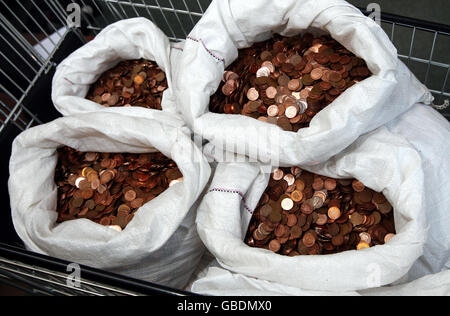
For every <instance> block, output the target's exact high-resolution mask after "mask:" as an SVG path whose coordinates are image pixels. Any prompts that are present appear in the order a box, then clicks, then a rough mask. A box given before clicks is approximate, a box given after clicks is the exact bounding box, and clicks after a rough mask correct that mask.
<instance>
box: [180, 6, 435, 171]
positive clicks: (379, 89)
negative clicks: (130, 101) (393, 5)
mask: <svg viewBox="0 0 450 316" xmlns="http://www.w3.org/2000/svg"><path fill="white" fill-rule="evenodd" d="M307 30H308V31H310V30H314V31H319V32H323V31H325V32H327V33H330V34H331V36H332V37H333V38H334V39H335V40H337V41H339V42H340V43H341V44H342V45H343V46H345V47H346V48H347V49H348V50H350V51H352V52H353V53H355V54H356V55H357V56H359V57H361V58H363V59H364V60H365V61H366V62H367V65H368V67H369V69H370V70H371V72H372V73H373V76H371V77H370V78H368V79H366V80H364V81H363V82H360V83H358V84H356V85H355V86H353V87H351V88H350V89H348V90H347V91H346V92H345V93H343V94H342V95H341V96H340V97H339V98H337V99H336V100H335V101H334V102H333V103H332V104H331V105H329V106H328V107H327V108H326V109H324V110H322V111H321V112H320V113H319V114H318V115H317V116H316V117H315V118H314V119H313V120H312V122H311V125H310V127H309V128H305V129H301V130H300V131H298V132H297V133H293V132H286V131H282V130H281V129H280V128H279V127H277V126H274V125H269V124H266V123H263V122H260V121H257V120H254V119H252V118H249V117H245V116H241V115H225V114H215V113H210V112H209V111H208V105H209V100H210V96H211V95H213V94H214V93H215V92H216V90H217V88H218V87H219V84H220V81H221V79H222V77H223V72H224V69H225V68H226V67H228V66H229V65H230V64H231V63H232V62H233V61H234V60H235V59H236V58H237V56H238V49H240V48H245V47H249V46H251V45H252V44H253V43H254V42H259V41H263V40H267V39H269V38H270V37H271V36H272V34H273V33H280V34H282V35H285V36H292V35H296V34H299V33H303V32H305V31H307ZM181 64H182V69H181V71H180V75H179V76H178V77H177V78H175V79H174V80H175V86H176V89H177V99H178V100H179V102H178V103H177V104H178V106H179V110H180V111H181V112H182V113H183V114H184V117H185V119H186V120H187V122H188V124H190V125H191V126H192V127H193V129H194V132H195V133H196V134H199V135H202V136H203V137H204V138H206V139H208V140H209V141H211V142H212V143H213V144H215V145H216V146H218V147H220V148H223V144H225V143H226V144H227V145H228V146H229V147H228V148H231V149H228V150H232V151H234V152H237V153H239V154H246V155H248V156H250V157H252V158H258V159H259V160H260V161H264V162H268V161H272V162H278V159H279V161H280V163H281V165H298V164H301V165H305V164H314V163H318V162H325V161H327V160H328V159H329V158H330V157H332V156H333V155H335V154H337V153H339V152H341V151H342V150H343V149H345V148H346V147H347V146H349V145H350V144H352V143H353V142H354V141H355V140H356V139H357V138H358V137H359V136H360V135H362V134H364V133H366V132H368V131H372V130H374V129H376V128H377V127H379V126H381V125H383V124H385V123H386V122H388V121H390V120H392V119H393V118H395V117H397V116H398V115H400V114H402V113H403V112H405V111H406V110H408V109H409V108H410V107H411V106H412V105H414V104H415V103H416V102H425V103H429V102H430V101H431V100H432V96H431V94H430V93H429V91H428V90H427V88H426V87H425V86H423V85H422V84H421V83H420V82H419V81H418V80H417V79H416V78H415V77H414V75H413V74H412V73H411V72H410V71H409V70H408V68H407V67H406V66H405V65H404V64H403V63H402V62H401V61H400V60H399V59H398V58H397V51H396V49H395V47H394V46H393V45H392V43H391V42H390V40H389V38H388V36H387V35H386V34H385V33H384V31H383V30H382V29H381V27H380V26H378V25H377V24H376V23H375V22H374V21H372V20H370V19H369V18H366V17H365V16H364V15H362V14H361V12H360V11H359V10H358V9H357V8H355V7H353V6H352V5H350V4H348V3H347V2H345V1H343V0H283V1H273V0H252V1H238V0H216V1H213V2H212V3H211V5H210V7H209V8H208V10H207V12H206V13H205V15H204V16H203V17H202V19H201V20H200V21H199V22H198V23H197V25H196V26H195V28H194V29H193V31H192V32H191V34H190V36H189V37H188V39H187V41H186V44H185V49H184V53H183V56H182V60H181ZM267 131H269V132H267ZM278 133H280V134H278ZM231 146H233V147H234V146H236V147H237V148H232V147H231Z"/></svg>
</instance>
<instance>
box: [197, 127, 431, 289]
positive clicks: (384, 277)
mask: <svg viewBox="0 0 450 316" xmlns="http://www.w3.org/2000/svg"><path fill="white" fill-rule="evenodd" d="M421 164H422V161H421V159H420V156H419V154H418V153H417V152H416V151H415V150H414V149H413V148H412V147H411V146H410V145H409V144H408V142H407V141H406V140H404V139H403V138H402V137H396V136H395V135H394V134H392V133H390V132H389V131H388V130H387V129H386V128H380V129H379V130H378V131H376V132H372V133H370V134H368V135H366V136H363V137H361V138H359V139H358V140H357V141H356V142H355V143H354V144H353V145H352V146H350V147H349V148H347V149H346V150H345V151H344V152H343V153H341V154H339V155H337V156H336V157H334V158H332V159H331V160H330V161H329V162H327V163H325V164H322V165H318V166H316V167H311V168H309V170H310V171H312V172H316V173H320V174H323V175H326V176H329V177H333V178H353V177H355V178H357V179H359V180H360V181H362V182H363V183H365V184H366V185H367V186H368V187H370V188H372V189H374V190H375V191H378V192H381V191H382V192H383V193H384V195H385V196H386V197H387V199H388V200H389V201H390V202H391V204H392V206H393V208H394V217H395V225H396V230H397V235H396V237H394V238H393V239H392V240H391V241H390V242H389V243H388V244H386V245H382V246H376V247H372V248H370V249H367V250H363V251H356V250H355V251H347V252H343V253H340V254H334V255H322V256H297V257H292V258H291V257H287V256H281V255H278V254H275V253H273V252H271V251H269V250H265V249H260V248H251V247H249V246H247V245H246V244H245V243H244V242H243V239H244V237H245V234H246V231H247V228H248V225H249V222H250V219H251V216H252V210H254V208H255V207H256V205H257V203H258V201H259V199H260V196H261V194H262V193H263V192H264V190H265V188H266V186H267V184H268V177H269V174H264V173H261V172H260V170H261V165H259V164H257V163H253V164H251V163H219V165H218V167H217V170H216V172H215V175H214V179H213V180H212V184H211V186H210V189H209V190H208V193H207V194H206V195H205V197H204V198H203V200H202V203H201V205H200V208H199V210H198V215H197V226H198V231H199V235H200V238H201V239H202V240H203V242H204V244H205V245H206V247H207V248H208V250H209V251H210V252H211V253H212V254H213V255H214V256H215V257H216V258H217V260H218V262H219V264H220V265H221V266H222V267H224V268H225V269H228V270H231V271H233V272H236V273H241V274H244V275H247V276H250V277H254V278H259V279H263V280H267V281H273V282H277V283H280V284H283V285H287V286H291V287H296V288H300V289H303V290H314V291H340V292H342V291H355V290H360V289H366V288H372V287H379V286H382V285H386V284H391V283H392V282H394V281H396V280H398V279H400V278H401V277H402V276H404V275H405V274H407V272H408V271H409V269H410V268H411V266H412V265H413V263H414V262H415V261H416V260H417V258H419V257H420V256H421V255H422V253H423V250H422V248H423V244H424V242H425V236H426V220H425V212H424V207H425V201H424V198H423V192H424V183H423V181H424V179H423V170H422V166H421ZM242 197H244V198H242Z"/></svg>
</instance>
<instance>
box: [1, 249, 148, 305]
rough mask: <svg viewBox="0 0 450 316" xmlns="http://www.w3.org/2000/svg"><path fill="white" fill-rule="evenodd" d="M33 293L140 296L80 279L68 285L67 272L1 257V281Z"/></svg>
mask: <svg viewBox="0 0 450 316" xmlns="http://www.w3.org/2000/svg"><path fill="white" fill-rule="evenodd" d="M2 282H3V283H5V284H7V285H10V286H12V287H15V288H18V289H20V290H21V291H23V292H24V293H27V294H31V295H50V296H61V295H62V296H76V295H83V296H138V295H140V294H139V293H136V292H132V291H129V290H124V289H119V288H115V287H111V286H107V285H105V284H100V283H97V282H92V281H89V280H86V279H83V278H81V279H80V286H79V287H72V286H69V285H67V274H64V273H60V272H56V271H51V270H48V269H44V268H42V267H38V266H33V265H29V264H24V263H21V262H18V261H13V260H9V259H6V258H3V257H0V283H2Z"/></svg>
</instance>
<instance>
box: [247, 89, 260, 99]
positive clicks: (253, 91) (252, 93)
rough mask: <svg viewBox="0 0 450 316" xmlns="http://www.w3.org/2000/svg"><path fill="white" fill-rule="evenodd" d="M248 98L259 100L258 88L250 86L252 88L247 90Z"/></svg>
mask: <svg viewBox="0 0 450 316" xmlns="http://www.w3.org/2000/svg"><path fill="white" fill-rule="evenodd" d="M247 98H248V99H249V100H250V101H256V100H258V98H259V93H258V90H256V89H255V88H250V89H249V90H248V91H247Z"/></svg>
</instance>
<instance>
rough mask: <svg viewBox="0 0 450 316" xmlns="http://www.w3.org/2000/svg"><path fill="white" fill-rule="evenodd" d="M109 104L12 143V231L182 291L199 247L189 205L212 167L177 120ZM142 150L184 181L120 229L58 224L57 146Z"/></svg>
mask: <svg viewBox="0 0 450 316" xmlns="http://www.w3.org/2000/svg"><path fill="white" fill-rule="evenodd" d="M127 113H129V114H130V113H133V114H134V115H135V117H130V116H127V115H124V114H123V109H108V111H102V112H101V113H85V114H78V115H74V116H71V117H64V118H61V119H57V120H55V121H53V122H51V123H48V124H45V125H41V126H38V127H34V128H31V129H29V130H27V131H25V132H23V133H22V134H21V135H19V136H18V137H17V138H16V140H15V141H14V143H13V149H12V156H11V161H10V179H9V193H10V197H11V210H12V218H13V222H14V226H15V229H16V231H17V233H18V235H19V236H20V238H21V239H22V240H23V241H24V243H25V245H26V246H27V247H28V248H29V249H31V250H32V251H35V252H39V253H43V254H47V255H49V256H54V257H58V258H62V259H66V260H69V261H73V262H77V263H81V264H85V265H88V266H92V267H96V268H101V269H106V270H109V271H113V272H117V273H121V274H125V275H128V276H131V277H135V278H139V279H144V280H147V281H151V282H156V283H158V284H163V285H167V286H172V287H177V288H182V287H184V286H185V285H186V283H187V282H188V281H189V278H190V276H191V274H192V272H193V271H194V270H195V268H196V266H197V264H198V262H199V260H200V258H201V256H202V254H203V251H204V247H203V245H202V244H201V241H200V239H199V237H198V234H197V232H196V227H195V222H194V221H195V215H196V214H195V211H196V206H194V203H195V202H196V200H197V199H198V197H199V196H200V194H201V192H202V191H203V189H204V187H205V185H206V183H207V181H208V179H209V176H210V167H209V165H208V163H207V162H206V160H205V159H204V157H203V155H202V153H201V151H200V150H199V149H198V148H197V147H196V146H195V145H194V144H193V142H192V141H191V139H190V133H188V132H187V131H186V128H185V127H184V123H183V122H182V121H181V120H180V119H179V118H177V117H174V116H173V115H170V114H168V113H164V112H161V111H155V110H148V109H139V108H135V109H127ZM64 145H67V146H70V147H72V148H75V149H78V150H80V151H84V152H92V151H93V152H112V153H115V152H117V153H147V152H155V151H160V152H162V153H163V154H164V155H166V156H168V157H170V158H172V159H173V160H174V161H175V162H176V163H177V165H178V167H179V168H180V170H181V172H182V173H183V176H184V180H183V182H182V183H179V184H176V185H174V186H172V187H170V188H168V189H167V190H166V191H164V192H163V193H162V194H161V195H160V196H158V197H157V198H155V199H153V200H152V201H150V202H148V203H147V204H145V205H144V206H142V207H141V208H140V209H139V211H138V212H137V213H136V215H135V217H134V219H133V220H132V221H131V222H130V223H129V225H128V226H127V227H126V229H125V230H124V231H123V232H121V233H118V232H116V231H114V230H112V229H110V228H107V227H103V226H101V225H98V224H96V223H94V222H92V221H90V220H87V219H79V220H73V221H68V222H64V223H61V224H57V223H56V219H57V213H56V211H55V209H56V201H57V188H56V185H55V182H54V174H55V167H56V163H57V153H56V149H57V148H58V147H61V146H64Z"/></svg>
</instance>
